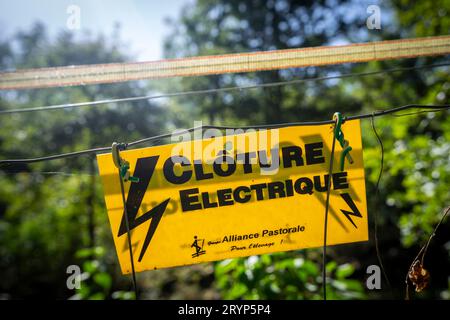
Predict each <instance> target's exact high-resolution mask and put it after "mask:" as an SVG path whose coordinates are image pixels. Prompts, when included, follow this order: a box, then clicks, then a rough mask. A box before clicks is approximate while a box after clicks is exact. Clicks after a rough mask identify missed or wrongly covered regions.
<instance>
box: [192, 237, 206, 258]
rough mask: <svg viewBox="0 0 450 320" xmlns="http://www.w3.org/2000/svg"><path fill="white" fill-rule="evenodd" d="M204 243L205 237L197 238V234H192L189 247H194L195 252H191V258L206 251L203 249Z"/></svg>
mask: <svg viewBox="0 0 450 320" xmlns="http://www.w3.org/2000/svg"><path fill="white" fill-rule="evenodd" d="M204 243H205V239H197V236H194V242H193V243H192V245H191V248H195V253H193V254H192V258H196V257H198V256H200V255H202V254H205V253H206V251H205V250H203V245H204Z"/></svg>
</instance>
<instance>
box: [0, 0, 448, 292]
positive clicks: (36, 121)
mask: <svg viewBox="0 0 450 320" xmlns="http://www.w3.org/2000/svg"><path fill="white" fill-rule="evenodd" d="M369 4H370V3H368V2H359V1H337V0H334V1H333V0H330V1H281V0H280V1H263V0H252V1H237V0H232V1H205V0H197V1H196V2H195V3H193V4H191V5H187V6H186V7H185V8H184V9H183V10H182V12H181V13H180V16H179V18H178V19H177V20H175V21H171V22H170V23H169V24H168V26H167V27H168V28H170V30H172V34H171V35H170V36H169V37H168V38H167V39H166V41H165V43H164V44H162V45H164V50H165V55H166V57H167V58H173V57H184V56H197V55H211V54H222V53H236V52H250V51H260V50H272V49H287V48H297V47H310V46H323V45H330V44H335V43H339V42H340V43H342V42H343V41H349V42H365V41H377V40H383V39H398V38H409V37H423V36H433V35H445V34H448V32H449V30H450V18H449V13H450V2H449V1H445V0H441V1H423V2H419V1H383V2H382V5H381V9H382V29H381V30H368V29H367V27H366V18H367V17H368V15H369V14H367V13H366V8H367V6H368V5H369ZM119 33H120V32H119ZM143 41H145V40H143ZM128 54H129V52H127V48H126V47H125V46H124V45H123V44H122V42H121V40H120V36H107V35H105V36H101V37H92V36H90V37H89V36H86V37H85V38H83V39H81V40H80V39H78V40H74V38H73V35H72V34H71V33H69V32H67V31H61V33H60V34H59V36H58V37H57V38H52V39H50V38H49V36H48V33H47V32H46V28H45V24H42V23H36V24H35V25H34V27H33V28H31V29H29V30H23V31H22V32H20V33H18V34H16V35H15V36H14V37H12V38H0V69H1V70H6V69H13V68H18V69H20V68H35V67H45V66H64V65H76V64H92V63H108V62H123V61H133V57H131V56H129V55H128ZM446 59H448V57H430V58H420V59H403V60H395V61H385V62H371V63H363V64H349V65H339V66H329V67H318V68H313V67H311V68H301V69H289V70H281V71H268V72H258V73H248V74H234V75H218V76H207V77H196V78H183V79H171V80H164V81H159V80H158V81H139V82H130V83H122V84H109V85H91V86H78V87H69V88H55V89H36V90H24V91H17V92H13V91H8V92H1V93H0V109H8V108H20V107H24V108H25V107H33V106H43V105H54V104H60V103H67V102H82V101H91V100H99V99H107V98H114V97H129V96H137V95H145V94H149V93H151V92H155V93H156V92H177V91H187V90H197V89H199V90H200V89H212V88H221V87H226V86H234V85H243V84H250V83H251V84H255V83H266V82H276V81H285V80H290V79H300V78H306V77H319V76H326V75H334V74H341V73H348V72H364V71H369V70H371V71H372V70H379V69H385V68H393V67H411V66H421V65H425V64H432V63H439V62H442V61H446ZM448 71H449V68H448V67H441V68H434V69H423V70H413V71H408V72H399V73H394V74H388V75H378V76H370V77H353V78H346V79H341V80H335V81H322V82H308V83H304V84H301V85H291V86H283V87H274V88H265V89H254V90H242V91H236V92H228V93H217V94H208V95H195V96H190V97H189V98H180V99H177V98H170V99H164V100H158V101H156V100H152V101H139V102H133V103H120V104H110V105H106V106H98V107H85V108H77V109H72V110H70V109H67V110H60V111H52V112H38V113H24V114H16V115H3V116H0V128H1V130H0V150H1V152H0V157H1V159H11V158H27V157H38V156H42V155H48V154H56V153H61V152H68V151H74V150H80V149H85V148H90V147H97V146H108V145H110V144H111V143H112V141H132V140H136V139H139V138H142V137H148V136H151V135H155V134H159V133H163V132H168V131H170V130H172V129H174V128H187V127H191V126H192V125H193V120H203V123H204V124H217V125H220V124H226V125H250V124H267V123H280V122H291V121H308V120H324V119H331V117H332V114H333V113H334V112H335V111H340V112H342V113H344V114H358V113H362V112H371V111H374V110H382V109H387V108H391V107H395V106H400V105H406V104H410V103H421V104H443V103H448V102H449V99H448V97H449V95H450V77H449V72H448ZM376 125H377V128H378V131H379V132H380V134H381V137H382V139H383V143H384V147H385V151H386V154H385V172H384V175H383V177H382V180H381V184H380V197H379V200H378V201H377V200H376V199H375V198H374V193H375V183H376V179H377V175H378V172H379V169H380V149H379V146H378V144H377V142H376V139H375V136H374V134H373V132H372V131H371V127H370V122H369V121H364V122H363V126H362V133H363V140H364V159H365V167H366V186H367V197H368V206H369V207H368V211H369V215H370V217H369V218H370V221H369V222H370V241H369V242H368V243H360V244H349V245H341V246H336V247H332V248H329V252H330V260H329V261H330V262H329V263H328V265H327V271H328V274H329V276H330V280H329V290H330V292H331V293H330V298H334V299H391V298H396V299H402V298H403V297H404V287H405V286H404V279H405V275H406V272H407V271H408V267H409V265H410V263H411V262H412V260H413V258H414V257H415V255H416V253H417V252H418V250H419V249H420V247H421V246H422V245H423V244H424V242H425V241H426V240H427V238H428V236H429V234H430V233H431V232H432V230H433V227H434V225H435V224H436V223H437V222H438V221H439V219H440V217H441V212H442V210H443V208H444V207H445V206H448V205H449V204H450V193H449V186H450V164H449V163H450V162H449V160H450V159H449V157H450V156H449V155H450V114H449V112H448V111H446V112H440V113H422V114H417V115H412V116H407V117H393V116H390V117H384V118H378V119H377V120H376ZM49 172H52V173H49ZM55 172H56V173H55ZM0 181H1V183H0V298H5V299H15V298H51V299H53V298H57V299H67V298H73V299H130V298H132V297H133V294H132V293H131V283H130V278H129V277H128V276H122V275H120V273H119V270H118V261H117V258H116V254H115V249H114V246H113V242H112V237H111V233H110V228H109V223H108V220H107V214H106V209H105V205H104V200H103V194H102V189H101V185H100V180H99V177H98V174H97V168H96V161H95V158H94V157H89V156H86V157H80V158H76V159H66V160H57V161H52V162H45V163H38V164H33V165H23V166H20V167H18V166H14V167H4V168H2V169H1V170H0ZM375 212H378V213H379V215H380V227H379V230H380V235H379V238H380V249H381V253H382V256H383V258H384V263H385V267H386V271H387V274H388V276H389V278H390V280H391V283H392V290H390V289H389V288H388V287H387V285H386V283H385V282H384V281H383V284H382V287H383V289H382V290H378V291H377V290H375V291H370V290H367V289H366V286H365V279H366V277H367V274H366V268H367V266H368V265H371V264H377V260H376V252H375V249H374V242H373V216H374V214H375ZM449 231H450V230H449V224H448V222H447V223H444V224H443V225H442V226H441V228H440V229H439V231H438V233H437V235H436V237H435V238H434V240H433V242H432V244H431V246H430V248H429V252H428V254H427V257H426V260H425V267H426V268H427V269H428V270H429V271H430V272H431V283H430V287H429V288H428V289H427V290H425V292H423V293H421V294H418V295H415V298H419V299H450V287H449V281H450V280H449V279H450V278H449V276H450V274H449V270H450V259H449V251H450V232H449ZM320 261H321V251H320V250H318V249H317V250H315V249H313V250H300V251H295V252H288V253H277V254H271V255H263V256H258V257H249V258H246V259H234V260H226V261H223V262H217V263H210V264H202V265H196V266H191V267H184V268H176V269H168V270H159V271H150V272H144V273H141V274H138V283H139V287H140V290H141V292H142V297H143V298H148V299H172V298H187V299H192V298H230V299H241V298H242V299H262V298H271V299H272V298H273V299H320V298H321V292H320V286H321V276H320V268H321V262H320ZM71 264H78V265H80V266H82V269H83V272H84V274H83V278H84V279H85V280H84V281H83V284H82V288H81V289H80V290H77V291H76V292H74V291H70V290H68V289H67V288H66V278H67V274H66V268H67V266H68V265H71Z"/></svg>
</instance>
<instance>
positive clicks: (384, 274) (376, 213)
mask: <svg viewBox="0 0 450 320" xmlns="http://www.w3.org/2000/svg"><path fill="white" fill-rule="evenodd" d="M370 122H371V125H372V130H373V133H374V134H375V136H376V138H377V140H378V144H379V146H380V151H381V159H380V172H379V173H378V179H377V184H376V185H375V197H374V199H375V204H377V202H378V200H379V195H380V181H381V176H382V175H383V169H384V147H383V141H382V140H381V138H380V136H379V135H378V132H377V129H376V128H375V117H372V118H370ZM374 212H375V213H374V222H375V227H374V238H375V251H376V253H377V259H378V264H379V265H380V268H381V271H382V272H383V276H384V279H385V280H386V283H387V285H388V287H389V288H391V282H390V281H389V278H388V276H387V273H386V270H385V268H384V265H383V259H382V258H381V253H380V249H379V247H378V218H379V212H378V210H374Z"/></svg>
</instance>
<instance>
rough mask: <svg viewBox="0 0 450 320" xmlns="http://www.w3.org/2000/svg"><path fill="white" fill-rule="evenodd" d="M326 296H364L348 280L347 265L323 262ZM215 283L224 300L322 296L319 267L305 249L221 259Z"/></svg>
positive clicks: (351, 269)
mask: <svg viewBox="0 0 450 320" xmlns="http://www.w3.org/2000/svg"><path fill="white" fill-rule="evenodd" d="M326 270H327V275H328V277H330V278H329V279H328V278H327V290H328V297H329V299H355V298H359V299H361V298H364V297H365V294H364V289H363V287H362V285H361V282H360V281H358V280H355V279H349V278H348V277H350V276H351V275H352V274H353V272H354V270H355V269H354V267H353V266H352V265H351V264H342V265H339V266H338V265H337V263H336V262H334V261H331V262H329V263H328V264H327V268H326ZM215 275H216V279H217V283H216V285H217V286H218V287H219V288H220V289H221V291H222V293H223V297H224V298H225V299H289V300H292V299H294V300H299V299H300V300H310V299H322V293H321V286H322V284H321V283H322V278H321V270H320V269H319V267H318V263H316V261H311V260H310V259H308V258H307V256H306V253H305V252H303V253H302V252H288V253H276V254H271V255H268V254H265V255H262V256H251V257H249V258H245V259H232V260H224V261H222V262H219V263H217V264H216V268H215Z"/></svg>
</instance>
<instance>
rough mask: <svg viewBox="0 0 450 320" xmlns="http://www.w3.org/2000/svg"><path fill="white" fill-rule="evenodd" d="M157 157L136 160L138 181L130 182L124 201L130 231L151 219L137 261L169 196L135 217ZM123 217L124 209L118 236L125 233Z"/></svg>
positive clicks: (143, 252)
mask: <svg viewBox="0 0 450 320" xmlns="http://www.w3.org/2000/svg"><path fill="white" fill-rule="evenodd" d="M158 158H159V156H152V157H146V158H140V159H138V160H137V162H136V168H135V170H134V173H133V176H135V177H139V182H135V183H132V184H131V186H130V190H129V192H128V197H127V201H126V208H127V211H126V212H127V213H128V225H129V227H130V231H131V230H133V229H134V228H136V227H138V226H140V225H141V224H143V223H144V222H146V221H148V220H150V219H152V221H151V223H150V225H149V227H148V231H147V235H146V236H145V240H144V245H143V246H142V249H141V252H140V254H139V259H138V261H139V262H141V260H142V258H143V257H144V254H145V252H146V251H147V248H148V246H149V244H150V242H151V241H152V238H153V236H154V234H155V231H156V228H157V227H158V225H159V222H160V221H161V218H162V216H163V214H164V211H165V210H166V207H167V204H168V203H169V201H170V198H168V199H166V200H164V201H163V202H161V203H160V204H158V205H157V206H155V207H154V208H152V209H151V210H149V211H147V212H146V213H144V214H143V215H142V216H140V217H139V218H137V219H136V216H137V214H138V211H139V208H140V207H141V204H142V199H143V198H144V195H145V192H146V191H147V188H148V185H149V183H150V179H151V178H152V175H153V172H154V171H155V167H156V163H157V162H158ZM125 219H126V217H125V210H124V213H123V216H122V221H121V223H120V227H119V232H118V233H117V236H118V237H120V236H122V235H124V234H126V233H127V228H126V223H125V222H126V221H125Z"/></svg>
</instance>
